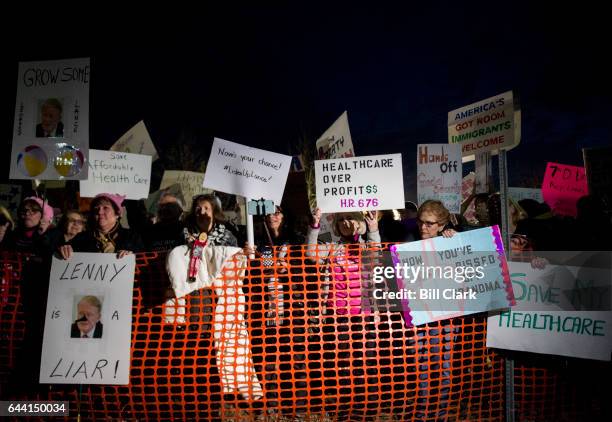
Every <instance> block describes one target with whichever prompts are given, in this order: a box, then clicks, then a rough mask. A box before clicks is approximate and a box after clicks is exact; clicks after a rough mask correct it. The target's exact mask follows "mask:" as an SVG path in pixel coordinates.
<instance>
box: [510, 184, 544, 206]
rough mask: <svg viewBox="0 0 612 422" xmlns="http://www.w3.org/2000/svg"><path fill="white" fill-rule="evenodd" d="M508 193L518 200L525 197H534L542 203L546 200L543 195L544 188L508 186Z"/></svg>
mask: <svg viewBox="0 0 612 422" xmlns="http://www.w3.org/2000/svg"><path fill="white" fill-rule="evenodd" d="M508 195H509V196H510V198H512V199H514V200H515V201H516V202H518V201H521V200H523V199H533V200H534V201H538V202H540V203H542V202H544V198H543V197H542V189H533V188H513V187H508Z"/></svg>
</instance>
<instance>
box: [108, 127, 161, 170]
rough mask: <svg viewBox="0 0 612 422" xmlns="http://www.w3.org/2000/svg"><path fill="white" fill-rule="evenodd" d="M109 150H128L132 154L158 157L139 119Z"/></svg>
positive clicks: (154, 158)
mask: <svg viewBox="0 0 612 422" xmlns="http://www.w3.org/2000/svg"><path fill="white" fill-rule="evenodd" d="M110 150H111V151H122V152H129V153H132V154H140V155H150V156H151V157H152V160H153V161H155V160H157V159H158V158H159V156H158V155H157V150H156V149H155V145H153V141H152V140H151V136H150V135H149V131H148V130H147V127H146V126H145V124H144V122H143V121H142V120H141V121H140V122H138V123H136V124H135V125H134V127H132V128H131V129H130V130H128V131H127V132H126V133H125V134H124V135H123V136H122V137H121V138H119V139H118V140H117V142H115V143H114V144H113V146H112V147H110Z"/></svg>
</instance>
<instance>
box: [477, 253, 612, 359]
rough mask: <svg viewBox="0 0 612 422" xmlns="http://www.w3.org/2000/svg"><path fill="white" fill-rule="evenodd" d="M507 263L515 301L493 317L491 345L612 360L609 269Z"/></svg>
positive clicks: (490, 330) (490, 328) (490, 335)
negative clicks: (611, 357) (536, 266)
mask: <svg viewBox="0 0 612 422" xmlns="http://www.w3.org/2000/svg"><path fill="white" fill-rule="evenodd" d="M509 267H510V278H511V279H512V284H513V286H514V294H515V297H516V300H517V305H516V306H515V307H513V308H512V310H506V311H502V312H501V313H491V314H490V315H489V320H488V323H487V347H497V348H500V349H509V350H520V351H525V352H534V353H545V354H551V355H562V356H573V357H579V358H585V359H598V360H606V361H607V360H610V353H611V352H612V314H611V313H610V311H609V309H610V308H609V306H610V285H609V283H610V270H609V269H607V270H604V269H599V268H588V267H574V266H557V265H547V266H546V268H545V269H543V270H541V269H533V268H532V267H531V264H530V263H522V262H510V263H509ZM606 285H607V287H606ZM604 292H605V293H604ZM606 295H607V299H606ZM606 300H607V303H606V302H605V301H606ZM593 305H597V306H593ZM599 305H604V306H603V307H602V306H599ZM595 308H602V309H603V310H593V309H595ZM604 308H605V309H604ZM588 309H591V310H588Z"/></svg>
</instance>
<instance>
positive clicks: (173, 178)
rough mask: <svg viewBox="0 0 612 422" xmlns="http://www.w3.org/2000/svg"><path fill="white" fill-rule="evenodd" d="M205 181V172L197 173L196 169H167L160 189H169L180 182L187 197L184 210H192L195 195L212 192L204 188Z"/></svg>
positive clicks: (184, 195)
mask: <svg viewBox="0 0 612 422" xmlns="http://www.w3.org/2000/svg"><path fill="white" fill-rule="evenodd" d="M202 183H204V173H197V172H195V171H181V170H166V171H164V175H163V177H162V181H161V184H160V185H159V189H167V188H169V187H170V186H172V185H176V184H178V185H179V186H180V188H181V192H183V197H184V198H185V202H184V203H183V205H184V208H183V209H184V211H190V210H191V202H192V201H193V197H194V196H196V195H199V194H206V193H212V192H213V191H212V190H211V189H204V188H203V187H202Z"/></svg>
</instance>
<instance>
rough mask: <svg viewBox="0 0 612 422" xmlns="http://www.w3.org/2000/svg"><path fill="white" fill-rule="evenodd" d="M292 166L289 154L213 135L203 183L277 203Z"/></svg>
mask: <svg viewBox="0 0 612 422" xmlns="http://www.w3.org/2000/svg"><path fill="white" fill-rule="evenodd" d="M290 168H291V156H290V155H283V154H277V153H275V152H270V151H265V150H263V149H257V148H252V147H248V146H245V145H240V144H237V143H235V142H229V141H224V140H223V139H219V138H215V140H214V142H213V146H212V150H211V152H210V158H209V160H208V165H207V166H206V173H205V176H204V186H205V187H207V188H209V189H213V190H218V191H221V192H225V193H231V194H234V195H240V196H244V197H245V198H253V199H261V198H263V199H270V200H272V201H274V203H275V204H280V202H281V200H282V199H283V192H284V191H285V184H286V183H287V175H288V174H289V169H290Z"/></svg>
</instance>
